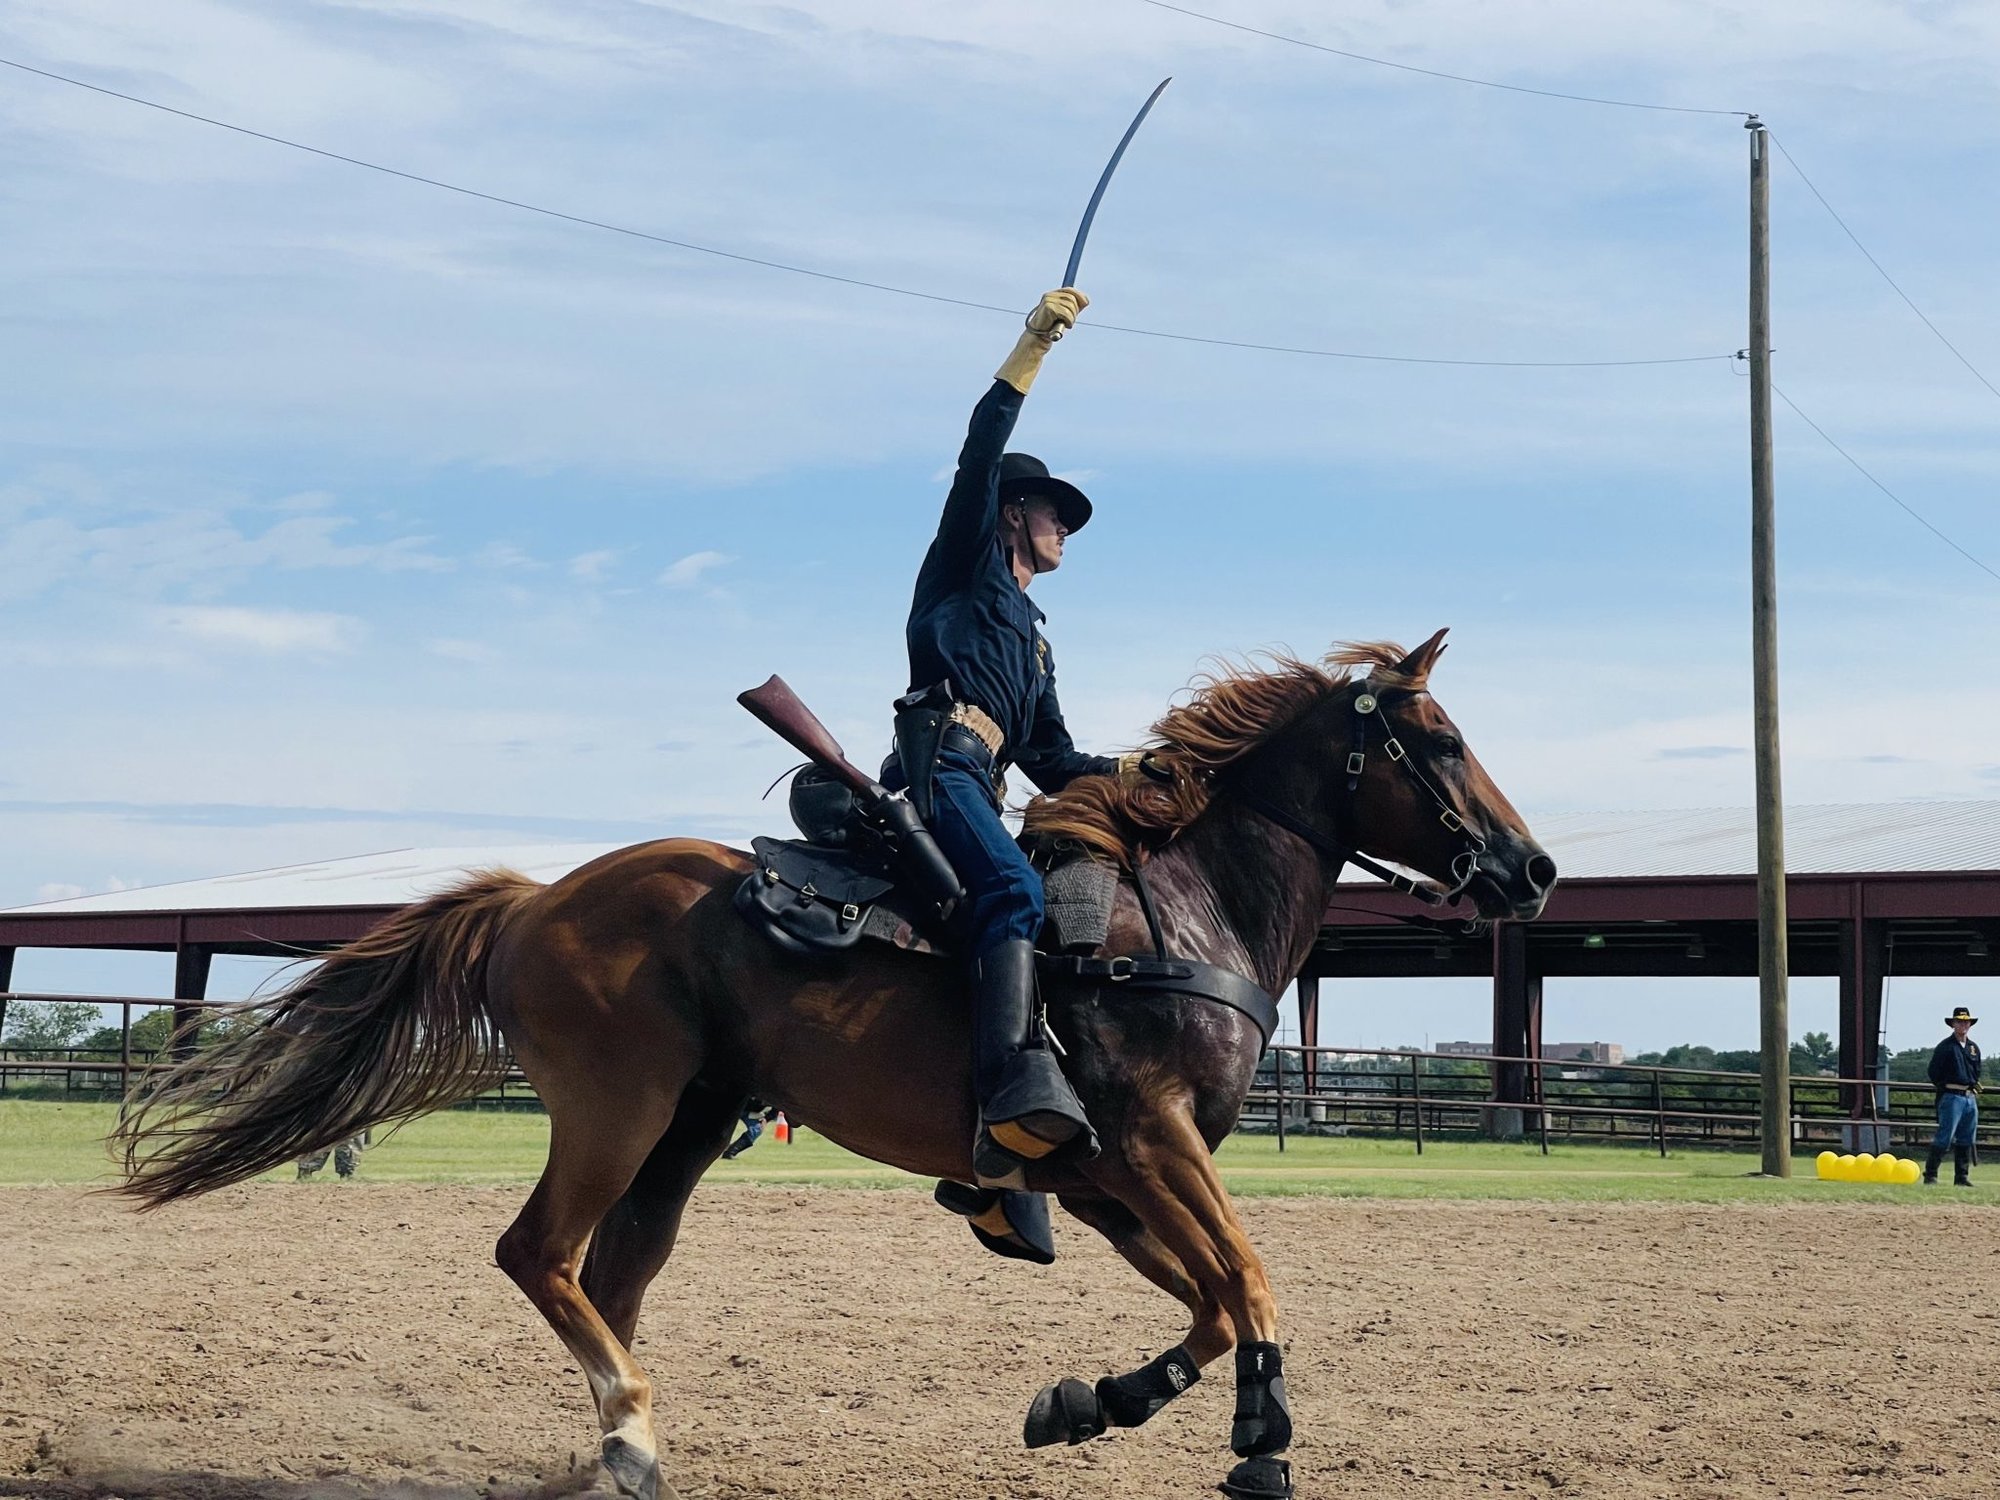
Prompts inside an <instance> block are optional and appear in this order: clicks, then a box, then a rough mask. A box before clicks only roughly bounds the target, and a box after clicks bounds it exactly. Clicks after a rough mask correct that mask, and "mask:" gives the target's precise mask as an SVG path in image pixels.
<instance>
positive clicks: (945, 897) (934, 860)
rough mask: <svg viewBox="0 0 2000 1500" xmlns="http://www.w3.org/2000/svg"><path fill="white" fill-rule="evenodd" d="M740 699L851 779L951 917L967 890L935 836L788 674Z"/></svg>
mask: <svg viewBox="0 0 2000 1500" xmlns="http://www.w3.org/2000/svg"><path fill="white" fill-rule="evenodd" d="M736 701H737V702H738V703H740V704H742V705H743V706H744V707H745V708H747V709H749V710H750V712H751V713H753V714H755V715H756V716H757V719H758V721H759V722H760V723H762V724H764V725H765V726H766V727H767V728H769V729H771V730H772V731H773V732H775V733H776V734H777V736H778V738H780V739H781V740H783V741H784V742H785V743H786V744H788V745H790V746H791V747H792V748H793V749H794V750H796V751H798V752H799V754H801V755H803V756H805V757H806V758H807V759H808V760H810V761H812V762H813V763H814V764H815V765H819V766H824V767H825V768H826V769H827V770H829V771H831V772H833V774H834V775H835V776H838V777H839V778H840V779H841V780H842V781H843V782H845V783H846V784H847V786H848V788H849V789H850V790H851V791H853V793H854V795H855V796H856V797H857V798H859V799H860V802H861V810H862V813H863V815H864V816H866V817H868V818H870V819H871V820H873V822H874V824H875V827H876V829H877V831H878V832H880V833H881V835H882V836H883V838H884V839H885V840H887V842H888V844H889V847H890V848H891V849H893V850H894V851H895V852H896V857H897V860H898V861H899V862H900V864H901V866H902V869H903V873H904V875H905V876H906V877H907V878H908V879H909V880H910V881H911V882H913V883H914V884H915V886H916V888H917V890H918V892H919V893H920V894H921V895H923V896H924V898H925V899H926V900H929V901H931V902H934V903H935V904H936V906H937V909H938V914H939V916H940V917H944V918H949V917H950V916H951V914H952V912H953V910H954V909H955V908H956V907H957V905H958V903H959V902H960V901H961V900H962V899H963V898H964V895H965V891H964V888H963V887H962V886H961V885H960V884H959V880H958V873H957V872H956V871H955V870H953V869H952V867H951V861H950V860H948V859H946V858H945V855H944V851H943V850H942V849H940V848H939V847H938V844H937V840H936V839H935V838H933V837H932V835H931V832H930V830H929V829H928V828H925V827H924V825H923V824H922V823H921V822H919V821H918V819H917V810H916V809H915V808H914V807H912V806H910V804H909V803H908V802H906V801H905V800H903V799H902V798H901V797H892V796H890V795H889V792H888V790H887V789H886V788H884V787H883V785H882V784H881V783H880V782H878V781H877V780H875V778H874V777H872V776H870V775H868V774H867V773H866V772H864V771H862V770H860V769H859V768H857V767H856V766H855V765H854V764H853V762H851V761H850V760H848V758H847V753H846V752H845V751H844V750H842V749H841V748H840V742H839V741H838V740H836V739H834V737H833V735H832V734H831V733H829V732H828V730H827V727H826V726H825V725H824V724H822V723H820V721H819V719H818V718H817V717H816V716H815V715H814V713H813V711H812V710H811V709H809V708H807V707H806V706H805V705H804V704H803V703H801V702H799V695H798V694H797V693H794V692H793V691H792V690H791V688H790V687H789V686H787V685H786V683H785V679H784V678H782V677H778V676H773V677H771V678H770V679H769V680H768V681H767V682H765V683H764V685H763V686H762V687H754V688H752V689H750V691H749V692H747V693H738V694H737V695H736Z"/></svg>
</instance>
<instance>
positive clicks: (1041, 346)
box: [993, 287, 1090, 396]
mask: <svg viewBox="0 0 2000 1500" xmlns="http://www.w3.org/2000/svg"><path fill="white" fill-rule="evenodd" d="M1089 305H1090V299H1089V298H1088V297H1086V296H1084V295H1083V293H1082V292H1079V291H1078V290H1077V289H1076V288H1075V287H1063V288H1061V289H1060V290H1057V291H1053V292H1047V293H1044V294H1043V297H1042V300H1041V301H1040V302H1039V303H1037V304H1036V305H1035V310H1034V311H1033V312H1031V313H1029V314H1028V331H1027V332H1026V333H1024V334H1022V335H1021V337H1020V338H1019V339H1018V340H1016V341H1015V344H1014V352H1013V353H1012V354H1009V355H1008V356H1007V358H1006V359H1005V360H1003V361H1002V362H1001V365H1000V368H999V369H998V370H996V371H994V372H993V378H994V379H995V380H1004V381H1006V382H1007V384H1009V385H1011V386H1012V387H1014V389H1015V390H1017V391H1019V392H1020V393H1021V394H1022V395H1024V396H1025V395H1027V394H1028V387H1029V386H1031V385H1033V384H1034V383H1035V376H1036V374H1037V373H1038V372H1039V371H1040V370H1041V368H1042V357H1043V356H1044V355H1045V354H1047V353H1048V352H1049V349H1050V348H1051V347H1052V346H1053V345H1054V343H1055V341H1056V340H1057V339H1059V338H1061V337H1062V336H1063V334H1065V333H1066V332H1068V331H1069V330H1070V329H1072V328H1074V327H1075V326H1076V319H1077V314H1078V313H1080V312H1082V311H1083V310H1084V308H1086V307H1088V306H1089Z"/></svg>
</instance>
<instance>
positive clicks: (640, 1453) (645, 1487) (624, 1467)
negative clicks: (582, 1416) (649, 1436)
mask: <svg viewBox="0 0 2000 1500" xmlns="http://www.w3.org/2000/svg"><path fill="white" fill-rule="evenodd" d="M604 1471H605V1473H607V1474H609V1475H610V1476H611V1478H612V1482H613V1483H615V1484H616V1485H617V1486H618V1493H619V1494H621V1495H630V1496H631V1497H632V1500H680V1496H678V1495H676V1494H675V1493H674V1487H673V1486H672V1485H670V1484H668V1483H667V1482H666V1481H665V1480H664V1479H662V1478H661V1477H660V1460H659V1459H658V1458H657V1457H656V1456H655V1455H653V1454H651V1453H648V1452H647V1451H646V1450H645V1449H644V1448H641V1447H640V1446H639V1445H638V1444H637V1443H635V1442H633V1441H631V1440H630V1439H629V1438H622V1437H620V1436H619V1435H618V1434H617V1433H615V1432H614V1433H612V1434H611V1435H610V1436H609V1437H607V1438H606V1439H605V1440H604Z"/></svg>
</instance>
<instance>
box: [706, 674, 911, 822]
mask: <svg viewBox="0 0 2000 1500" xmlns="http://www.w3.org/2000/svg"><path fill="white" fill-rule="evenodd" d="M736 701H737V702H738V703H740V704H742V705H743V706H744V707H745V708H747V709H749V710H750V712H751V713H752V714H754V715H756V717H757V719H758V721H759V722H760V723H762V724H763V725H764V726H765V727H766V728H768V729H770V730H771V731H772V732H773V733H775V734H776V735H777V736H778V738H779V739H781V740H783V741H784V742H785V743H786V744H788V745H790V746H791V747H792V748H793V749H794V750H796V751H798V752H799V754H801V755H803V756H805V757H806V758H807V759H808V760H810V761H812V762H813V763H814V764H815V765H820V766H824V767H826V769H827V770H829V771H831V772H833V774H834V775H835V776H838V777H839V778H840V779H841V780H842V781H844V782H846V783H847V785H848V787H849V788H850V789H851V790H852V791H853V792H854V794H855V795H856V796H858V797H861V798H863V799H864V800H866V801H868V802H870V803H873V802H877V801H880V800H881V799H882V798H883V797H885V796H887V795H888V793H887V792H885V791H883V789H882V786H881V784H880V783H879V782H877V781H876V780H875V778H874V777H872V776H870V775H868V774H867V773H866V772H865V771H863V770H861V769H860V768H859V767H857V766H856V765H855V764H854V763H853V762H852V761H850V760H849V759H848V758H847V752H846V751H844V750H842V749H841V748H840V742H839V741H838V740H836V739H835V738H834V737H833V735H832V733H831V732H829V731H828V729H827V727H826V726H825V725H824V724H822V723H820V721H819V719H818V717H817V716H816V715H815V714H814V713H813V711H812V710H811V709H809V708H807V707H806V706H805V704H803V703H801V702H800V701H799V695H798V694H797V693H795V692H793V691H792V690H791V688H790V686H789V685H787V683H786V682H785V679H784V678H782V677H778V676H776V675H773V676H772V677H771V678H770V679H769V680H768V681H766V682H765V683H764V685H763V686H761V687H754V688H751V689H750V691H749V692H747V693H738V694H737V695H736Z"/></svg>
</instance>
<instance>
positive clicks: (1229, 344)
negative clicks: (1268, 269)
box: [1077, 323, 1736, 370]
mask: <svg viewBox="0 0 2000 1500" xmlns="http://www.w3.org/2000/svg"><path fill="white" fill-rule="evenodd" d="M1077 326H1078V327H1080V328H1099V329H1102V330H1104V331H1105V332H1106V333H1131V334H1137V335H1138V336H1139V337H1141V338H1149V339H1175V340H1178V341H1179V342H1181V343H1187V344H1213V345H1215V346H1216V347H1217V348H1221V349H1255V350H1257V351H1259V352H1261V353H1264V354H1309V355H1316V356H1318V357H1319V358H1322V359H1362V360H1379V361H1381V362H1383V363H1386V364H1398V365H1463V366H1471V367H1474V368H1478V369H1489V370H1491V369H1506V370H1602V369H1613V368H1621V367H1629V366H1633V365H1701V364H1708V363H1711V362H1713V361H1715V360H1727V359H1734V358H1735V357H1736V356H1735V355H1734V354H1682V355H1677V356H1675V357H1674V358H1672V359H1422V358H1419V357H1417V356H1415V355H1410V354H1350V353H1346V352H1344V351H1342V350H1338V349H1302V348H1298V347H1296V346H1294V345H1290V344H1252V343H1248V342H1245V341H1244V340H1242V339H1212V338H1205V337H1203V336H1202V335H1200V334H1198V333H1162V332H1160V331H1158V330H1157V329H1152V328H1127V327H1124V326H1122V325H1120V324H1117V323H1081V324H1078V325H1077Z"/></svg>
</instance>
